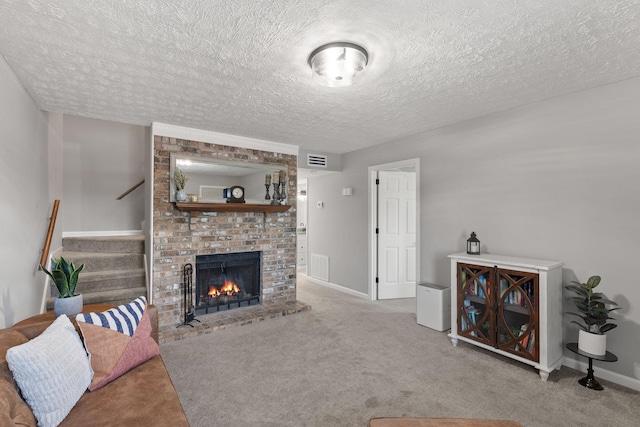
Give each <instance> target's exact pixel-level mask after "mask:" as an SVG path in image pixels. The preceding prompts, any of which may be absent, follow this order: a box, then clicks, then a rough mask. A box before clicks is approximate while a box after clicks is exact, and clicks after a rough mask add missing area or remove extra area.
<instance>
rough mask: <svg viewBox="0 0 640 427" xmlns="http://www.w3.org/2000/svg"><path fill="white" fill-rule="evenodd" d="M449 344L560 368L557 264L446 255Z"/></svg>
mask: <svg viewBox="0 0 640 427" xmlns="http://www.w3.org/2000/svg"><path fill="white" fill-rule="evenodd" d="M450 258H451V260H452V267H451V283H452V292H451V307H452V310H451V312H452V322H451V323H452V329H451V333H450V334H449V336H450V337H451V341H452V343H453V345H457V344H458V340H463V341H466V342H469V343H471V344H474V345H478V346H480V347H483V348H486V349H489V350H491V351H494V352H496V353H499V354H502V355H505V356H508V357H510V358H513V359H516V360H519V361H521V362H524V363H528V364H530V365H533V366H535V367H536V368H537V369H538V370H539V372H540V377H541V378H542V379H543V380H546V379H547V378H548V376H549V373H550V372H551V371H553V370H554V369H556V368H557V367H559V366H560V364H561V363H562V359H563V356H562V283H561V281H562V263H559V262H555V261H542V260H532V259H523V258H514V257H501V256H496V255H467V254H456V255H451V256H450Z"/></svg>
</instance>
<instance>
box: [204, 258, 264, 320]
mask: <svg viewBox="0 0 640 427" xmlns="http://www.w3.org/2000/svg"><path fill="white" fill-rule="evenodd" d="M260 259H261V252H259V251H256V252H239V253H230V254H229V253H225V254H213V255H198V256H196V290H195V297H196V303H195V314H196V315H201V314H206V313H215V312H218V311H227V310H233V309H235V308H240V307H247V306H250V305H258V304H260Z"/></svg>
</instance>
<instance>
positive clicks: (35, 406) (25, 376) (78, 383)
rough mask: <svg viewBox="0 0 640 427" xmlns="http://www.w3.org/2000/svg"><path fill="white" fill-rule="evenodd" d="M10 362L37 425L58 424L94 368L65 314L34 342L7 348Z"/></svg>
mask: <svg viewBox="0 0 640 427" xmlns="http://www.w3.org/2000/svg"><path fill="white" fill-rule="evenodd" d="M6 359H7V363H8V364H9V369H11V372H12V373H13V378H14V379H15V380H16V382H17V383H18V386H19V387H20V392H21V393H22V396H23V397H24V399H25V400H26V402H27V403H28V404H29V406H30V407H31V410H32V411H33V415H35V417H36V419H37V420H38V426H42V427H49V426H52V427H53V426H57V425H58V424H60V422H61V421H62V420H63V419H64V418H65V417H66V416H67V414H69V412H70V411H71V408H73V407H74V405H75V404H76V403H77V402H78V400H80V397H82V394H83V393H84V392H85V391H86V390H87V387H88V386H89V383H91V377H92V376H93V371H92V370H91V365H90V363H89V358H88V356H87V353H86V352H85V350H84V347H83V346H82V341H80V337H79V336H78V333H77V332H76V330H75V328H74V327H73V325H72V324H71V321H69V318H68V317H67V316H65V315H64V314H63V315H61V316H60V317H58V318H57V319H56V320H55V321H54V322H53V323H52V324H51V325H50V326H49V327H48V328H47V329H46V330H45V331H44V332H43V333H42V334H40V335H39V336H37V337H36V338H34V339H32V340H31V341H29V342H27V343H24V344H21V345H18V346H15V347H11V348H10V349H9V350H7V356H6Z"/></svg>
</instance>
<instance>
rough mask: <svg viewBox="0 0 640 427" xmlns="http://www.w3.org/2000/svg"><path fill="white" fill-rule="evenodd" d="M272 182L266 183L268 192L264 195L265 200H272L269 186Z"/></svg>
mask: <svg viewBox="0 0 640 427" xmlns="http://www.w3.org/2000/svg"><path fill="white" fill-rule="evenodd" d="M270 186H271V184H265V185H264V187H265V188H266V189H267V194H266V195H265V196H264V199H265V200H271V196H270V195H269V187H270Z"/></svg>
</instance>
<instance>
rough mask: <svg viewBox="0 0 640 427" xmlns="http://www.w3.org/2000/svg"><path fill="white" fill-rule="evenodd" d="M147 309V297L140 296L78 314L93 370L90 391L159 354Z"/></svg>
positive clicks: (77, 320) (78, 321)
mask: <svg viewBox="0 0 640 427" xmlns="http://www.w3.org/2000/svg"><path fill="white" fill-rule="evenodd" d="M146 308H147V300H146V298H145V297H143V296H141V297H138V298H136V299H135V300H133V301H132V302H130V303H129V304H124V305H120V306H118V307H116V308H112V309H110V310H107V311H103V312H101V313H85V314H78V315H77V316H76V322H77V323H78V327H79V328H80V330H81V331H82V336H83V338H84V344H85V347H86V349H87V353H89V360H90V361H91V367H92V368H93V371H94V375H93V380H92V381H91V384H90V385H89V390H91V391H94V390H97V389H99V388H100V387H103V386H105V385H106V384H108V383H109V382H111V381H113V380H115V379H116V378H118V377H120V376H121V375H122V374H124V373H126V372H128V371H129V370H131V369H132V368H134V367H136V366H138V365H140V364H141V363H143V362H145V361H147V360H149V359H151V358H152V357H154V356H157V355H158V354H160V348H159V347H158V344H157V343H156V342H155V340H154V339H153V338H151V321H150V320H149V313H148V312H147V309H146Z"/></svg>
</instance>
